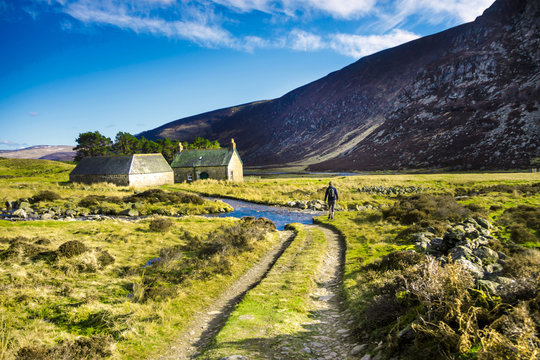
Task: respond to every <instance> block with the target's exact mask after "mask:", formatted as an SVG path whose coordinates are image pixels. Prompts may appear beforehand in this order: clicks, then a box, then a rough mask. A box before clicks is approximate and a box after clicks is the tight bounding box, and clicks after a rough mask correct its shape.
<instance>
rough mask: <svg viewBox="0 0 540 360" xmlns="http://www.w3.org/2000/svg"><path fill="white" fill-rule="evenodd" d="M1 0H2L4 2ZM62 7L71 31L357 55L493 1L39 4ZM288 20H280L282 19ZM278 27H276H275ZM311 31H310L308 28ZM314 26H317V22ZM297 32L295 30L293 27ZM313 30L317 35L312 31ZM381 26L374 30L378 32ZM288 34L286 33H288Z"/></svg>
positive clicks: (105, 0) (100, 0)
mask: <svg viewBox="0 0 540 360" xmlns="http://www.w3.org/2000/svg"><path fill="white" fill-rule="evenodd" d="M1 1H2V0H0V3H1ZM35 1H39V2H40V3H41V4H50V6H55V7H56V10H57V11H60V12H63V13H65V14H67V15H69V16H70V17H71V20H65V21H64V22H62V23H61V24H60V26H61V28H62V29H64V30H65V31H70V29H71V28H72V25H73V24H72V21H78V22H81V23H83V24H85V25H86V26H113V27H117V28H120V29H123V30H129V31H133V32H135V33H146V34H153V35H156V36H164V37H169V38H177V39H183V40H187V41H190V42H193V43H196V44H198V45H200V46H204V47H211V48H233V49H239V50H244V51H254V50H256V49H259V48H282V47H287V48H290V49H294V50H297V51H317V50H322V49H330V50H333V51H336V52H338V53H340V54H343V55H346V56H351V57H354V58H358V57H361V56H365V55H369V54H371V53H373V52H376V51H379V50H382V49H385V48H388V47H391V46H396V45H399V44H401V43H403V42H407V41H410V40H413V39H416V38H417V37H418V36H419V35H417V34H415V33H412V32H410V31H408V30H406V26H405V23H406V22H407V20H408V19H411V18H414V21H416V22H418V21H424V22H428V23H443V22H451V21H454V22H464V21H470V20H473V19H474V18H475V17H476V16H478V15H480V14H481V12H482V11H483V10H484V9H486V8H487V7H488V6H489V5H490V4H491V3H493V1H494V0H332V1H330V0H200V1H187V0H35ZM246 13H253V14H251V15H253V16H258V19H259V20H260V21H263V22H264V21H266V22H265V26H264V28H265V30H264V31H263V30H259V29H258V27H257V26H253V27H251V29H249V30H248V31H251V32H252V33H251V34H246V31H245V29H244V31H243V32H242V34H241V35H240V32H239V31H238V28H239V26H238V24H241V23H242V16H244V15H245V14H246ZM368 17H369V19H370V20H369V21H371V26H370V25H369V24H368V25H367V26H363V27H362V28H364V29H370V34H365V33H360V32H359V33H349V32H347V31H344V32H339V30H338V31H335V30H334V31H332V32H331V33H325V32H324V31H322V30H321V27H320V26H317V25H316V23H314V22H315V21H317V20H321V19H323V20H324V19H329V18H331V19H333V21H334V22H333V24H334V25H333V26H334V28H335V29H339V27H340V25H341V24H344V25H348V26H346V27H344V28H347V29H349V30H350V24H351V21H352V20H356V19H361V18H362V19H364V20H365V19H367V18H368ZM280 19H281V20H280ZM269 24H271V25H269ZM310 24H311V25H313V26H310V28H312V30H310V31H306V30H305V29H303V28H305V27H306V25H308V26H309V25H310ZM314 24H315V25H314ZM290 28H292V30H290ZM313 29H314V30H313ZM374 29H375V31H374ZM284 34H285V35H284Z"/></svg>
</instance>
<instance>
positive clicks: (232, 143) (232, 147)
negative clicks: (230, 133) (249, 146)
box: [229, 138, 236, 150]
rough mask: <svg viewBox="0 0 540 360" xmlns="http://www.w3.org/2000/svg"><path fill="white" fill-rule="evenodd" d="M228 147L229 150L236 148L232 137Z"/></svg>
mask: <svg viewBox="0 0 540 360" xmlns="http://www.w3.org/2000/svg"><path fill="white" fill-rule="evenodd" d="M229 148H230V149H231V150H234V149H236V143H235V142H234V139H233V138H231V145H230V146H229Z"/></svg>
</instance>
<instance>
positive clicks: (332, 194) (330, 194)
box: [324, 186, 339, 202]
mask: <svg viewBox="0 0 540 360" xmlns="http://www.w3.org/2000/svg"><path fill="white" fill-rule="evenodd" d="M326 199H328V201H329V202H334V201H338V199H339V196H338V192H337V189H336V188H335V187H333V186H329V187H327V188H326V194H324V201H325V202H326Z"/></svg>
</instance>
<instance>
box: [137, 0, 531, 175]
mask: <svg viewBox="0 0 540 360" xmlns="http://www.w3.org/2000/svg"><path fill="white" fill-rule="evenodd" d="M539 8H540V5H539V3H538V1H535V0H497V1H496V2H495V3H494V4H493V5H492V6H491V7H490V8H489V9H488V10H486V11H485V13H484V14H483V15H482V16H480V17H479V18H477V19H476V20H475V21H474V22H472V23H468V24H464V25H461V26H458V27H455V28H452V29H449V30H447V31H443V32H441V33H438V34H434V35H431V36H426V37H424V38H421V39H418V40H415V41H412V42H409V43H406V44H403V45H401V46H398V47H395V48H392V49H388V50H384V51H381V52H379V53H376V54H373V55H370V56H366V57H364V58H362V59H360V60H358V61H357V62H355V63H353V64H351V65H349V66H347V67H345V68H343V69H341V70H339V71H336V72H334V73H331V74H329V75H328V76H326V77H324V78H322V79H319V80H317V81H314V82H312V83H310V84H307V85H305V86H303V87H301V88H298V89H296V90H293V91H291V92H290V93H288V94H286V95H284V96H283V97H281V98H278V99H274V100H270V101H263V102H257V103H250V104H245V105H240V106H236V107H231V108H227V109H221V110H216V111H213V112H209V113H206V114H201V115H196V116H193V117H189V118H185V119H180V120H177V121H174V122H172V123H169V124H165V125H163V126H161V127H159V128H157V129H154V130H150V131H147V132H144V133H141V134H140V135H144V136H145V137H147V138H158V137H170V138H174V139H181V140H190V139H193V138H194V137H196V136H205V137H209V138H212V139H218V140H219V141H221V142H222V143H223V142H228V141H229V139H230V137H234V138H235V139H237V140H238V143H239V149H240V150H241V156H242V159H243V160H244V163H245V165H269V164H286V163H296V164H306V165H310V169H312V170H339V171H347V170H379V169H404V168H441V167H443V168H452V169H482V168H486V169H487V168H498V169H501V168H520V167H521V168H526V167H529V166H530V161H531V159H532V158H536V157H539V156H540V124H539V121H540V120H539V119H540V105H539V103H538V99H539V98H540V86H539V84H540V52H539V51H538V49H539V48H540V36H539V34H538V27H539V11H540V10H539Z"/></svg>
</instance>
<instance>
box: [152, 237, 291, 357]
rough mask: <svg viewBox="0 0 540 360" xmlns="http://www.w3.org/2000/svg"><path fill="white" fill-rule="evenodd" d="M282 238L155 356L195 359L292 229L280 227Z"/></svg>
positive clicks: (265, 269) (259, 277)
mask: <svg viewBox="0 0 540 360" xmlns="http://www.w3.org/2000/svg"><path fill="white" fill-rule="evenodd" d="M280 237H281V238H282V242H281V243H279V244H278V245H276V246H275V247H274V248H272V249H271V250H270V251H268V253H267V254H266V255H265V256H264V257H263V258H262V259H261V260H259V262H258V263H256V264H255V265H254V266H253V267H252V268H251V269H249V270H248V271H247V272H246V273H245V274H244V275H242V276H241V277H240V279H238V280H237V281H236V282H235V283H234V284H233V285H232V286H231V287H229V288H228V289H227V291H225V293H224V294H222V295H221V297H220V298H219V299H218V300H216V301H215V302H214V303H213V304H212V306H210V307H208V308H207V309H205V311H204V312H200V313H199V314H198V315H197V316H195V318H194V319H193V320H192V321H191V323H190V324H189V325H188V327H187V328H186V330H184V331H183V332H182V333H181V334H180V335H179V336H178V338H177V339H176V340H175V341H174V342H173V344H172V345H171V346H170V347H169V349H168V350H167V351H166V352H165V354H162V355H159V356H154V357H152V358H151V359H155V360H158V359H159V360H172V359H174V360H187V359H196V358H197V357H198V356H199V355H200V354H201V352H202V351H203V350H204V349H205V348H207V347H208V345H209V344H210V343H211V342H212V340H213V339H214V337H215V336H216V335H217V333H218V332H219V330H221V328H222V327H223V325H224V324H225V322H226V321H227V318H228V317H229V316H230V314H231V313H232V311H233V310H234V308H235V306H236V305H237V304H238V303H239V302H240V301H242V298H243V297H244V295H245V294H246V293H247V292H248V291H249V290H250V289H252V288H254V287H256V286H257V284H258V283H259V282H260V281H261V280H262V279H264V277H265V275H266V274H267V273H268V271H270V269H271V268H272V266H273V265H274V264H275V262H276V261H277V259H279V257H280V256H281V255H282V254H283V252H284V251H285V250H286V249H287V247H288V246H289V245H290V243H291V242H292V240H293V239H294V233H293V232H292V231H281V232H280Z"/></svg>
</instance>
